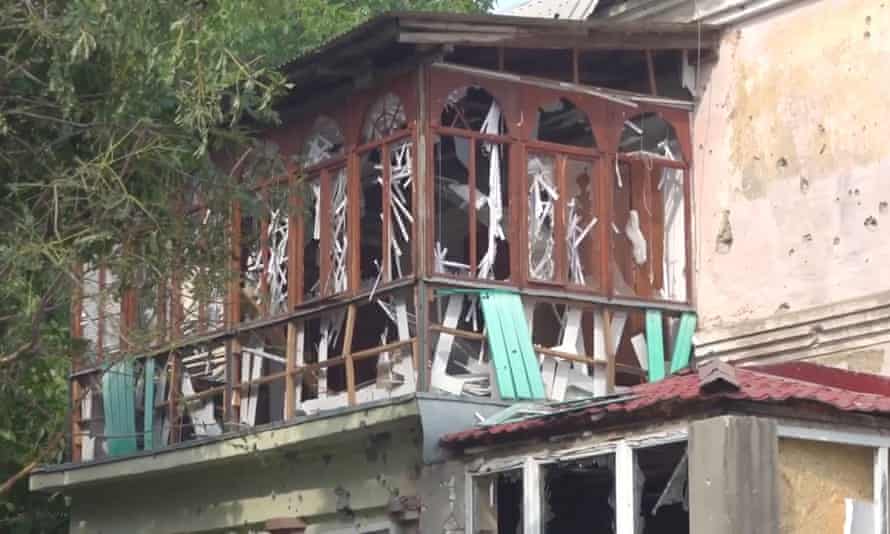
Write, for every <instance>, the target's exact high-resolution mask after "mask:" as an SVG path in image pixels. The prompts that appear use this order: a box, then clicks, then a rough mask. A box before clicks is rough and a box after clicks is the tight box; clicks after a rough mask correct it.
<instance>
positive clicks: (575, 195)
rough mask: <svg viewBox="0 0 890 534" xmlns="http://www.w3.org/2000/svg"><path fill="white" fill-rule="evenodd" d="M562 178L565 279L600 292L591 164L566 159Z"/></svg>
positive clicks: (593, 173)
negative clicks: (564, 200) (563, 183)
mask: <svg viewBox="0 0 890 534" xmlns="http://www.w3.org/2000/svg"><path fill="white" fill-rule="evenodd" d="M565 174H566V176H565V185H566V189H567V191H566V204H565V225H566V253H567V258H566V259H567V261H566V268H567V269H568V272H567V273H566V274H567V278H568V281H569V283H570V284H575V285H580V286H587V287H589V288H592V289H599V288H600V285H601V284H600V276H599V269H598V268H597V265H598V263H597V258H598V257H599V254H598V251H599V243H598V241H599V240H598V239H597V235H598V234H597V232H596V225H597V222H598V219H597V217H596V215H595V213H596V199H595V197H594V191H596V187H595V183H594V176H595V167H594V162H593V161H588V160H580V159H574V158H568V159H567V161H566V168H565Z"/></svg>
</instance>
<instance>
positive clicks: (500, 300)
mask: <svg viewBox="0 0 890 534" xmlns="http://www.w3.org/2000/svg"><path fill="white" fill-rule="evenodd" d="M480 298H481V301H482V313H483V314H484V315H485V326H486V330H487V334H488V343H489V346H490V347H491V354H492V361H493V362H494V367H495V371H496V373H495V374H496V378H497V381H498V389H500V392H501V396H502V398H520V399H536V400H540V399H544V398H545V393H544V382H543V380H542V379H541V371H540V369H539V367H538V358H537V355H536V354H535V350H534V347H533V346H532V342H531V341H532V340H531V334H530V333H529V330H528V323H527V322H526V320H527V319H526V316H525V311H524V309H523V307H522V300H521V299H520V297H519V295H518V294H515V293H504V292H485V293H482V294H481V295H480ZM557 372H558V370H557ZM502 384H503V387H502V386H501V385H502ZM510 394H512V395H513V396H512V397H510V396H508V395H510Z"/></svg>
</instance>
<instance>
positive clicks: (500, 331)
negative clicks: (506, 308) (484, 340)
mask: <svg viewBox="0 0 890 534" xmlns="http://www.w3.org/2000/svg"><path fill="white" fill-rule="evenodd" d="M492 295H493V294H492V293H485V294H482V295H480V298H481V301H482V313H483V314H484V315H485V329H486V331H487V334H488V346H489V348H490V349H491V361H492V367H494V372H495V379H496V380H497V385H498V390H499V391H500V394H501V398H502V399H517V398H520V397H519V396H518V395H519V394H518V392H517V388H516V384H514V382H513V371H512V369H511V367H510V352H509V351H510V348H508V346H507V338H508V336H509V330H506V329H505V327H504V325H503V324H501V311H500V307H499V306H498V304H497V300H496V299H492ZM506 328H507V329H509V321H508V326H507V327H506ZM526 391H527V389H526ZM529 393H530V392H529Z"/></svg>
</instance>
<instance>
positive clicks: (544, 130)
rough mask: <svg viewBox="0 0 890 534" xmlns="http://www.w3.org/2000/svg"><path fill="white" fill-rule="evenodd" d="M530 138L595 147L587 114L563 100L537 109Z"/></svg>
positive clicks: (554, 101)
mask: <svg viewBox="0 0 890 534" xmlns="http://www.w3.org/2000/svg"><path fill="white" fill-rule="evenodd" d="M532 138H533V139H536V140H538V141H546V142H548V143H558V144H560V145H572V146H581V147H595V146H596V141H595V140H594V137H593V129H592V128H591V126H590V120H589V119H588V118H587V114H586V113H584V111H582V110H580V109H578V108H577V107H575V104H573V103H572V102H571V101H569V100H567V99H565V98H560V99H557V100H553V101H552V102H548V103H546V104H544V105H543V106H541V107H539V108H538V122H537V124H536V127H535V131H534V132H532Z"/></svg>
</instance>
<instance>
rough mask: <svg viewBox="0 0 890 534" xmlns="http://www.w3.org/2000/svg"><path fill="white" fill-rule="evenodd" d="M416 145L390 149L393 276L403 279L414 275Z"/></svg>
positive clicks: (401, 144)
mask: <svg viewBox="0 0 890 534" xmlns="http://www.w3.org/2000/svg"><path fill="white" fill-rule="evenodd" d="M413 153H414V145H413V144H412V143H411V141H398V142H396V143H393V144H391V145H390V146H389V172H390V177H389V186H390V207H389V209H390V210H391V211H390V221H389V225H390V228H389V229H388V231H389V236H390V238H389V246H390V262H391V265H390V273H391V276H392V278H393V279H399V278H402V277H403V276H407V275H409V274H411V272H412V265H411V251H412V248H411V242H412V238H411V236H412V228H413V227H414V214H413V213H414V206H413V188H414V180H413V173H414V157H413Z"/></svg>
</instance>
